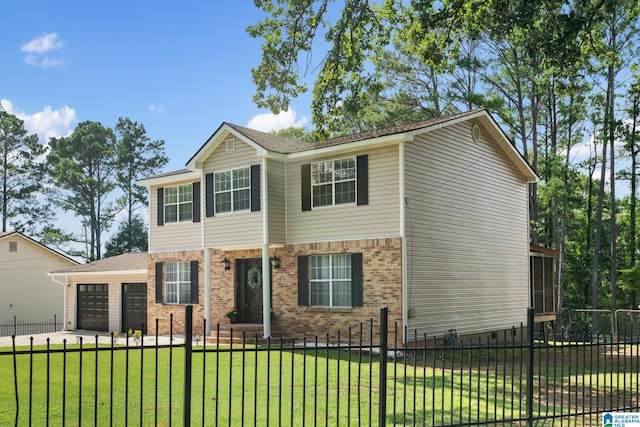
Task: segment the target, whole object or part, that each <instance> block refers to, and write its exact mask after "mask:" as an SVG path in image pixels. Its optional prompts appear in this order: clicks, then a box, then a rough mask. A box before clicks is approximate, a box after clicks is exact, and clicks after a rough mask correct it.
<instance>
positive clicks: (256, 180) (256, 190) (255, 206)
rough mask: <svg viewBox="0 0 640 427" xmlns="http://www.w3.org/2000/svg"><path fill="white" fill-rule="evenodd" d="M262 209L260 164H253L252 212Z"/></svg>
mask: <svg viewBox="0 0 640 427" xmlns="http://www.w3.org/2000/svg"><path fill="white" fill-rule="evenodd" d="M258 211H260V165H252V166H251V212H258Z"/></svg>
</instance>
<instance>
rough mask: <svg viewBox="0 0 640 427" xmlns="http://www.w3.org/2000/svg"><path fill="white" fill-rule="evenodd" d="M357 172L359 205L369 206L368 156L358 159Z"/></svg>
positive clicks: (357, 200) (357, 199) (357, 198)
mask: <svg viewBox="0 0 640 427" xmlns="http://www.w3.org/2000/svg"><path fill="white" fill-rule="evenodd" d="M356 170H357V174H358V176H357V177H356V180H357V187H358V194H357V195H356V202H357V204H358V205H368V204H369V157H368V156H367V155H364V156H358V157H356Z"/></svg>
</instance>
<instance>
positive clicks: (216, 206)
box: [213, 166, 251, 215]
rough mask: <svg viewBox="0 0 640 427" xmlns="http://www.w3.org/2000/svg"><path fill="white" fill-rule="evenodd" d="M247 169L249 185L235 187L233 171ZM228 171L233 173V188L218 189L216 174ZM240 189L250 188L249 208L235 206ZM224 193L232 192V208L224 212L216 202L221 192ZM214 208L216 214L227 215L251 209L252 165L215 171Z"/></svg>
mask: <svg viewBox="0 0 640 427" xmlns="http://www.w3.org/2000/svg"><path fill="white" fill-rule="evenodd" d="M244 169H246V170H247V172H248V176H249V185H248V186H247V187H239V188H234V187H233V173H234V172H236V171H239V170H244ZM226 172H230V173H231V188H230V189H229V190H224V191H216V176H218V174H223V173H226ZM240 190H248V191H249V206H248V207H247V208H244V209H235V208H234V200H235V199H234V194H235V192H237V191H240ZM223 193H230V194H231V209H230V210H228V211H224V212H220V211H218V205H217V203H216V202H215V200H217V197H218V195H219V194H223ZM213 200H214V203H213V209H214V213H215V215H226V214H231V213H234V212H247V211H250V210H251V167H249V166H245V167H241V168H235V169H225V170H221V171H217V172H214V173H213Z"/></svg>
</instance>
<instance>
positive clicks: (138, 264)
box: [51, 252, 147, 273]
mask: <svg viewBox="0 0 640 427" xmlns="http://www.w3.org/2000/svg"><path fill="white" fill-rule="evenodd" d="M146 268H147V254H146V252H145V253H129V254H122V255H116V256H114V257H111V258H104V259H100V260H97V261H93V262H90V263H88V264H81V265H74V266H73V267H66V268H61V269H59V270H55V271H52V272H51V273H95V272H100V271H105V272H108V271H131V270H146Z"/></svg>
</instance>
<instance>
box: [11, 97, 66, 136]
mask: <svg viewBox="0 0 640 427" xmlns="http://www.w3.org/2000/svg"><path fill="white" fill-rule="evenodd" d="M0 105H1V106H2V109H3V110H5V111H6V112H7V113H9V114H13V115H15V116H16V117H18V118H19V119H21V120H23V121H24V127H25V128H26V129H27V131H28V132H29V133H30V134H34V133H35V134H38V138H39V140H40V142H41V143H47V142H48V141H49V138H52V137H55V138H59V137H61V136H69V135H71V133H72V132H73V128H74V127H75V126H74V124H75V123H76V122H77V121H78V117H77V115H76V110H74V109H73V108H70V107H69V106H67V105H65V106H64V107H62V108H59V109H57V110H54V109H53V108H51V106H50V105H45V106H44V108H43V110H42V111H39V112H37V113H33V114H28V113H26V112H24V111H21V110H18V109H16V108H14V106H13V103H12V102H11V101H9V100H8V99H0Z"/></svg>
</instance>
